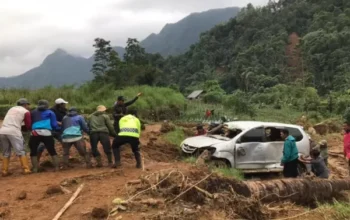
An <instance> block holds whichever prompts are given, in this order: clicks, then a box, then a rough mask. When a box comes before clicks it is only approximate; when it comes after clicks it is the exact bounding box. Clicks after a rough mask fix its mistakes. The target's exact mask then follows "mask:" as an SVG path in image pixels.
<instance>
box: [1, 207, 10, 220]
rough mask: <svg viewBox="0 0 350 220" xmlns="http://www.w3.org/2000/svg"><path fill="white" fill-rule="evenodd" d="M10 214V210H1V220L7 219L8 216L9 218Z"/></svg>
mask: <svg viewBox="0 0 350 220" xmlns="http://www.w3.org/2000/svg"><path fill="white" fill-rule="evenodd" d="M9 214H10V210H8V209H2V210H0V218H1V219H5V218H6V216H9Z"/></svg>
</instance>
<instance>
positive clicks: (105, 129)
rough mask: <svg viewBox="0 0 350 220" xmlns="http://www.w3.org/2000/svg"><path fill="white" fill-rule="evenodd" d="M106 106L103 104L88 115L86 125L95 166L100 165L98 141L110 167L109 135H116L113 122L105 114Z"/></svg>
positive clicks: (111, 163)
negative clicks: (95, 162) (88, 129)
mask: <svg viewBox="0 0 350 220" xmlns="http://www.w3.org/2000/svg"><path fill="white" fill-rule="evenodd" d="M106 110H107V108H106V107H105V106H103V105H99V106H98V107H97V111H96V112H94V113H92V114H91V115H90V116H89V117H88V126H89V128H90V144H91V152H92V156H93V157H94V158H95V159H96V161H97V167H102V160H101V154H100V152H99V151H98V149H97V144H98V142H101V144H102V146H103V150H104V152H105V154H106V155H107V159H108V165H109V166H110V167H111V166H112V165H113V162H112V151H111V142H110V140H109V136H112V137H116V136H117V134H116V133H115V131H114V128H113V124H112V121H111V119H110V118H109V116H108V115H107V114H106Z"/></svg>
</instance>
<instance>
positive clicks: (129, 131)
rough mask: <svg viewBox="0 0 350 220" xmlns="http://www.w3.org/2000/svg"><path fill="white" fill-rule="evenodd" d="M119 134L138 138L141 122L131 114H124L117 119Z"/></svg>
mask: <svg viewBox="0 0 350 220" xmlns="http://www.w3.org/2000/svg"><path fill="white" fill-rule="evenodd" d="M119 128H120V132H119V134H118V135H119V136H127V137H135V138H140V134H141V122H140V120H139V119H138V118H136V117H135V116H133V115H126V116H124V117H122V118H121V119H120V121H119Z"/></svg>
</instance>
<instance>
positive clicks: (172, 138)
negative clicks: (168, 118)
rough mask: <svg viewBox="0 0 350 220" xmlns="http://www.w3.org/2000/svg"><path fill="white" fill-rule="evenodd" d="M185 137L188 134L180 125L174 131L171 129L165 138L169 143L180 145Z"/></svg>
mask: <svg viewBox="0 0 350 220" xmlns="http://www.w3.org/2000/svg"><path fill="white" fill-rule="evenodd" d="M185 138H186V135H185V133H184V131H183V130H182V129H181V128H179V127H176V128H175V130H174V131H171V132H169V133H167V134H166V135H165V139H166V140H167V141H168V142H169V143H171V144H174V145H176V146H178V147H180V145H181V143H182V141H183V140H185Z"/></svg>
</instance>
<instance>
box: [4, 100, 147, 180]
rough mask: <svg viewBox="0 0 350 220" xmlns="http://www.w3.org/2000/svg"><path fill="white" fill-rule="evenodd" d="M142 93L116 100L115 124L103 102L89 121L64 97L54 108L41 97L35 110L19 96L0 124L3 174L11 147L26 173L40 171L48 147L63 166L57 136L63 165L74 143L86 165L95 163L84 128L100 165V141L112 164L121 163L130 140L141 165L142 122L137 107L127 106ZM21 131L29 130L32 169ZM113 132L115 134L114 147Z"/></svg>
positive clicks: (7, 165) (57, 168)
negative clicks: (123, 151) (68, 107)
mask: <svg viewBox="0 0 350 220" xmlns="http://www.w3.org/2000/svg"><path fill="white" fill-rule="evenodd" d="M140 95H141V93H139V94H138V95H137V96H136V97H135V98H134V99H133V100H131V101H129V102H124V97H123V96H119V97H118V99H117V102H116V103H114V113H113V117H114V126H113V125H112V122H111V120H110V118H109V116H108V115H107V114H106V110H107V108H106V107H105V106H103V105H99V106H98V107H97V109H96V112H94V113H93V114H91V115H89V116H88V119H87V122H86V121H85V119H84V117H83V116H81V115H79V114H78V110H77V109H76V108H75V107H72V108H70V109H69V110H68V111H67V109H66V104H68V102H67V101H65V100H64V99H62V98H59V99H56V101H55V106H54V107H53V108H51V109H49V102H48V101H47V100H40V101H39V102H38V106H37V108H35V109H34V110H33V111H30V110H29V109H30V102H29V101H28V100H27V99H25V98H21V99H19V100H18V101H17V106H14V107H12V108H10V109H9V111H8V112H7V114H6V116H5V118H4V121H3V123H2V126H1V128H0V147H1V148H2V152H3V163H2V176H7V175H9V162H10V157H11V149H12V148H13V149H14V150H15V152H16V155H17V156H18V157H19V159H20V163H21V166H22V168H23V172H24V173H25V174H28V173H31V172H34V173H36V172H38V164H39V161H40V157H41V155H42V152H43V151H44V150H45V149H46V150H47V151H48V153H49V154H50V156H51V157H52V162H53V165H54V168H55V171H58V170H59V169H60V167H59V159H58V156H57V152H56V149H55V140H54V139H56V140H58V141H59V142H61V143H62V147H63V165H64V168H67V167H69V151H70V148H71V147H72V146H74V147H75V148H76V149H77V151H78V152H79V154H80V156H82V157H83V158H84V159H85V162H86V166H87V167H88V168H89V167H92V165H91V162H90V153H88V152H87V150H86V145H85V140H84V137H83V132H85V133H86V134H88V135H89V136H90V144H91V154H92V156H93V157H94V158H95V159H96V162H97V165H96V166H97V167H102V159H101V154H100V152H99V150H98V148H97V145H98V143H99V142H100V143H101V144H102V146H103V150H104V152H105V154H106V156H107V160H108V165H109V166H110V167H112V168H117V167H119V166H121V160H120V147H121V146H122V145H124V144H130V145H131V148H132V151H133V153H134V155H135V159H136V167H137V168H141V155H140V152H139V138H140V134H141V123H140V120H139V119H138V118H137V112H136V111H135V110H129V111H128V110H127V107H128V106H129V105H131V104H133V103H134V102H135V101H136V100H137V99H138V97H139V96H140ZM23 123H24V125H23ZM22 131H30V138H29V144H28V145H29V148H30V158H31V163H32V168H31V169H30V168H29V164H28V160H27V157H26V153H25V142H24V138H23V134H22ZM110 136H112V137H114V140H113V144H112V150H111V142H110ZM112 152H113V155H114V163H113V160H112Z"/></svg>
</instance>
